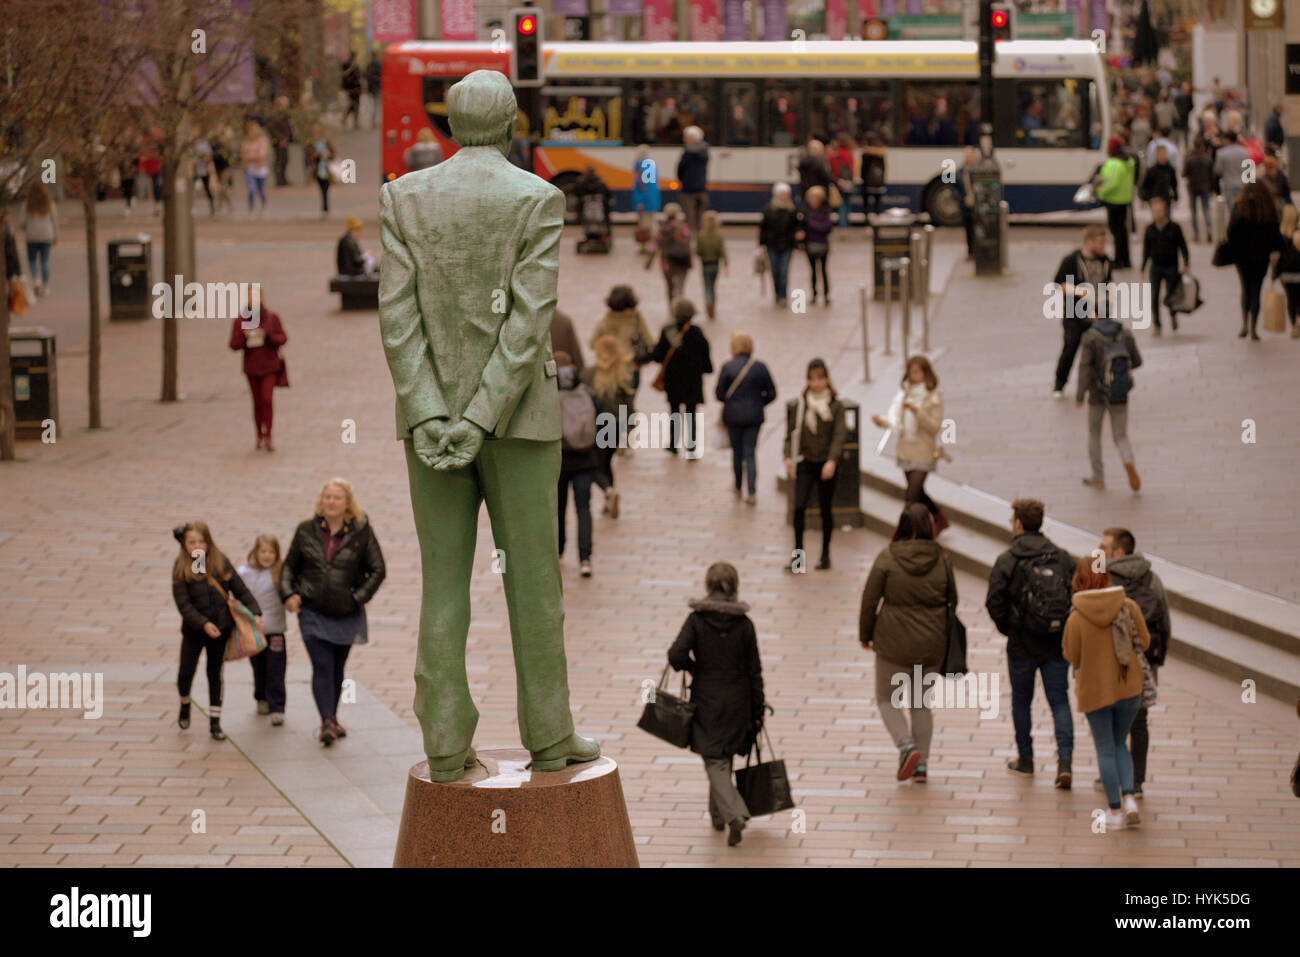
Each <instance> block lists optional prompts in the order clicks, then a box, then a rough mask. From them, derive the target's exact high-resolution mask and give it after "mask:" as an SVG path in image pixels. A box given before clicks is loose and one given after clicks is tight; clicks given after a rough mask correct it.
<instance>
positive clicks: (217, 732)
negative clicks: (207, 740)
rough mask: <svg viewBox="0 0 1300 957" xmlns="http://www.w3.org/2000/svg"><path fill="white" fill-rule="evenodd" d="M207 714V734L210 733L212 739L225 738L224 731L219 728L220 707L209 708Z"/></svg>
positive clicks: (219, 739) (221, 739)
mask: <svg viewBox="0 0 1300 957" xmlns="http://www.w3.org/2000/svg"><path fill="white" fill-rule="evenodd" d="M208 714H209V715H210V717H209V718H208V734H210V735H212V740H213V741H224V740H226V732H224V731H222V730H221V709H220V708H209V709H208Z"/></svg>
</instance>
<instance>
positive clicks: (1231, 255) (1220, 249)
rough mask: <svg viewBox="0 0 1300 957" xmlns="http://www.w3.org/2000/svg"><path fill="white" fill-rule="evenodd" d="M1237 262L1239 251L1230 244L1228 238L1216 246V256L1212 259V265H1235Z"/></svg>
mask: <svg viewBox="0 0 1300 957" xmlns="http://www.w3.org/2000/svg"><path fill="white" fill-rule="evenodd" d="M1236 264H1237V251H1236V250H1235V249H1233V248H1232V247H1231V246H1230V245H1228V242H1227V240H1224V241H1223V242H1221V243H1219V245H1217V246H1215V247H1214V258H1213V259H1211V260H1210V265H1211V266H1235V265H1236Z"/></svg>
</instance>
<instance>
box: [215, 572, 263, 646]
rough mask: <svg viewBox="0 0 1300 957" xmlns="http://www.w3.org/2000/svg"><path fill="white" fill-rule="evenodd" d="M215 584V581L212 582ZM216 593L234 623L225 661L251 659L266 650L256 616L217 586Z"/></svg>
mask: <svg viewBox="0 0 1300 957" xmlns="http://www.w3.org/2000/svg"><path fill="white" fill-rule="evenodd" d="M213 584H216V580H215V579H214V580H213ZM216 587H217V591H219V592H221V597H222V598H224V599H225V600H226V605H227V606H228V607H229V608H230V617H231V618H233V619H234V621H235V627H234V630H233V631H231V633H230V640H229V641H227V642H226V654H225V660H226V661H231V660H232V659H235V658H251V657H253V655H256V654H259V653H260V652H263V651H265V650H266V635H265V634H263V633H262V629H261V628H259V627H258V626H257V616H256V615H254V614H253V613H252V612H251V611H249V610H248V607H247V606H246V605H245V604H244V603H243V602H242V601H240V600H239V599H238V598H231V597H230V596H229V595H227V594H226V592H225V589H223V588H222V587H221V586H220V585H217V586H216Z"/></svg>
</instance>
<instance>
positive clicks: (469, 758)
mask: <svg viewBox="0 0 1300 957" xmlns="http://www.w3.org/2000/svg"><path fill="white" fill-rule="evenodd" d="M477 760H478V755H477V754H475V753H474V749H473V748H469V749H467V750H466V751H465V757H464V758H463V759H458V758H455V757H451V758H437V759H434V758H430V759H429V780H430V781H435V782H437V783H438V784H450V783H451V782H452V781H459V780H460V779H461V778H463V777H464V776H465V769H466V768H472V767H473V766H474V762H476V761H477Z"/></svg>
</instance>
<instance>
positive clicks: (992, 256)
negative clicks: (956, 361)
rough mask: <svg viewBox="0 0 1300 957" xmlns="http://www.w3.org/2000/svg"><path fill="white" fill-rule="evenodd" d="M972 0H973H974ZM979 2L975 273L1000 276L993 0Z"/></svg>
mask: <svg viewBox="0 0 1300 957" xmlns="http://www.w3.org/2000/svg"><path fill="white" fill-rule="evenodd" d="M971 2H973V0H971ZM978 2H979V18H980V21H979V62H980V160H979V162H978V163H977V164H975V169H974V170H972V171H971V186H972V188H973V189H974V192H975V208H974V216H975V237H974V238H975V250H974V252H975V275H977V276H997V275H1001V274H1002V271H1003V269H1004V268H1005V266H1006V263H1004V262H1003V261H1002V222H1001V213H1000V207H999V204H1000V203H1001V202H1002V167H1001V166H1000V165H999V164H998V161H997V159H996V158H995V157H994V155H993V128H994V127H993V58H994V56H995V55H996V52H995V48H994V43H993V0H978Z"/></svg>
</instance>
